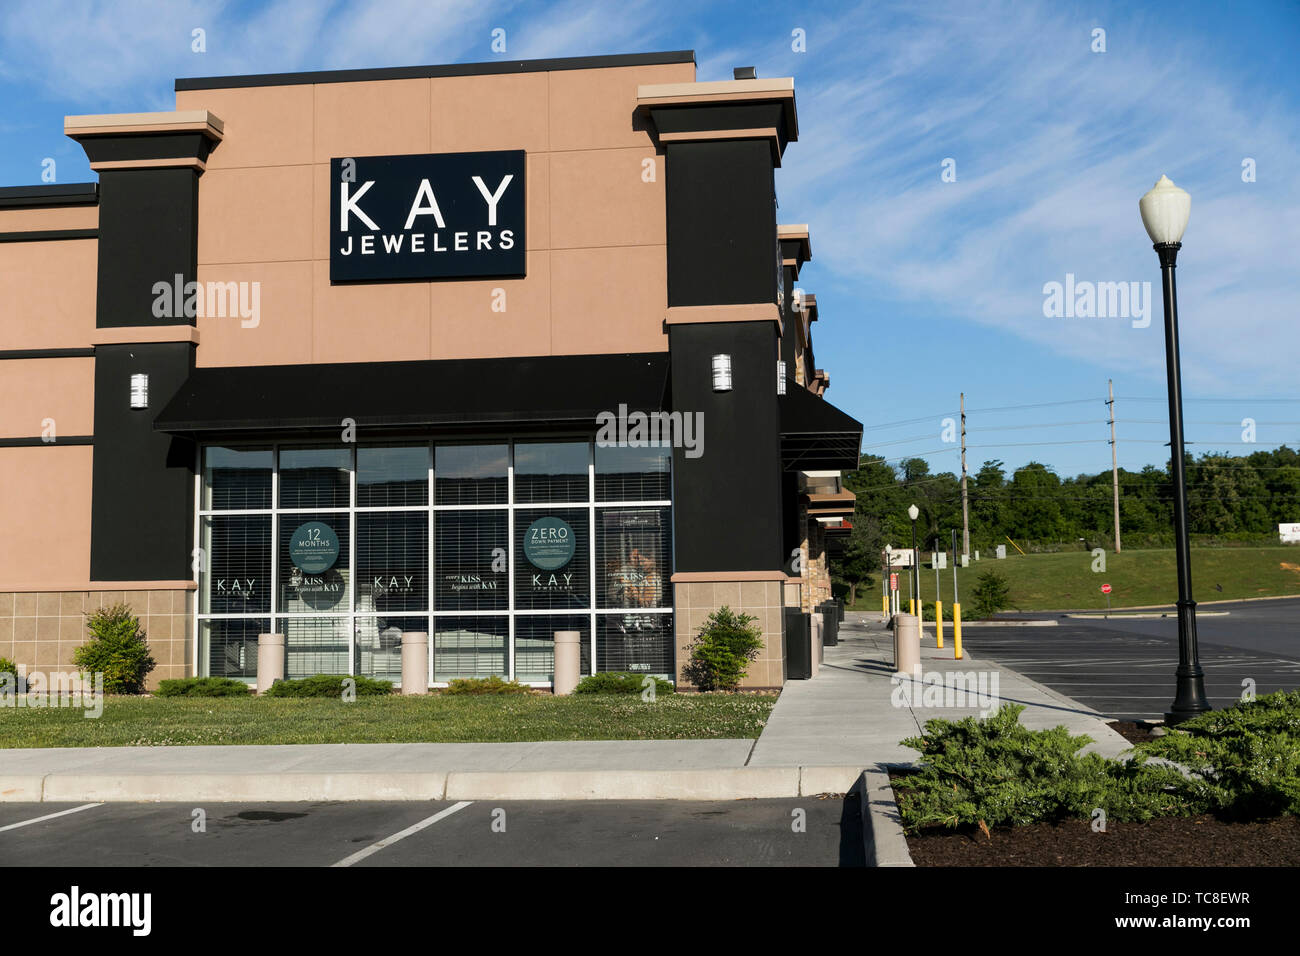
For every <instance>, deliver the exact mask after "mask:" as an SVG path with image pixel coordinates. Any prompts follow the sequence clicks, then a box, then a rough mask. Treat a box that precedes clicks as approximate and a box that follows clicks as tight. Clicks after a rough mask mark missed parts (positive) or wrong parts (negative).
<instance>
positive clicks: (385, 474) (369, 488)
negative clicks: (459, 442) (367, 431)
mask: <svg viewBox="0 0 1300 956" xmlns="http://www.w3.org/2000/svg"><path fill="white" fill-rule="evenodd" d="M428 501H429V449H428V447H427V446H425V445H414V446H409V447H401V446H399V447H396V448H369V447H366V446H364V445H363V446H361V447H360V448H358V449H357V507H359V508H367V507H374V508H397V507H407V506H412V505H415V506H418V505H423V504H427V503H428Z"/></svg>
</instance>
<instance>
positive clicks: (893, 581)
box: [889, 574, 898, 591]
mask: <svg viewBox="0 0 1300 956" xmlns="http://www.w3.org/2000/svg"><path fill="white" fill-rule="evenodd" d="M889 590H891V591H897V590H898V575H897V574H891V575H890V576H889Z"/></svg>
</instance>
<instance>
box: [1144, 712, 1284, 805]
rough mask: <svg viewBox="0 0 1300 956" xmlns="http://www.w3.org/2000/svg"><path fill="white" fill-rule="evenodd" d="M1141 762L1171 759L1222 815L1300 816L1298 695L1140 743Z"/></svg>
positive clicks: (1196, 721) (1190, 723)
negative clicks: (1188, 773)
mask: <svg viewBox="0 0 1300 956" xmlns="http://www.w3.org/2000/svg"><path fill="white" fill-rule="evenodd" d="M1135 749H1136V750H1137V753H1138V758H1139V759H1140V760H1145V759H1148V758H1151V757H1157V758H1163V759H1165V760H1170V761H1173V762H1174V763H1177V764H1179V765H1181V766H1183V767H1185V768H1186V769H1187V770H1189V771H1191V773H1192V778H1191V783H1192V786H1193V788H1194V790H1195V792H1196V793H1197V795H1198V797H1199V798H1201V799H1203V800H1205V801H1207V802H1208V803H1209V805H1210V807H1211V809H1213V810H1214V812H1215V813H1216V814H1218V815H1220V816H1223V817H1226V818H1228V819H1235V820H1252V819H1259V818H1262V817H1270V816H1276V815H1278V814H1282V813H1289V814H1300V691H1292V692H1291V693H1285V692H1280V691H1279V692H1278V693H1275V694H1269V695H1267V696H1264V697H1258V698H1256V699H1255V700H1251V701H1238V702H1237V703H1235V704H1233V705H1232V706H1230V707H1225V708H1224V709H1223V710H1217V711H1210V712H1209V713H1206V714H1202V715H1200V716H1199V717H1194V718H1192V719H1191V720H1187V721H1184V722H1183V723H1181V724H1178V725H1177V726H1176V727H1172V728H1170V730H1169V733H1167V734H1165V735H1164V736H1163V737H1156V738H1155V739H1153V740H1150V741H1147V742H1145V743H1142V744H1139V745H1138V746H1137V747H1136V748H1135Z"/></svg>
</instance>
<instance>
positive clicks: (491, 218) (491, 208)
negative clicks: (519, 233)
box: [406, 173, 515, 229]
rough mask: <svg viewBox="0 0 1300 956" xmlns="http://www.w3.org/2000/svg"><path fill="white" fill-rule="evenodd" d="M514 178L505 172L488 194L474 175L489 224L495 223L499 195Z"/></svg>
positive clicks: (480, 178)
mask: <svg viewBox="0 0 1300 956" xmlns="http://www.w3.org/2000/svg"><path fill="white" fill-rule="evenodd" d="M514 178H515V176H514V173H507V174H506V177H505V179H503V180H501V185H500V186H498V187H497V190H496V192H494V193H492V194H490V195H489V194H488V191H487V187H486V186H484V185H483V177H481V176H475V177H474V185H475V186H477V187H478V191H479V192H480V193H481V194H482V196H483V200H484V202H486V203H487V204H488V225H489V226H495V225H496V224H497V203H499V202H500V201H501V197H502V196H504V195H505V192H506V187H507V186H509V185H510V180H512V179H514ZM438 225H442V223H439V224H438ZM406 228H407V229H410V228H411V224H410V223H407V224H406Z"/></svg>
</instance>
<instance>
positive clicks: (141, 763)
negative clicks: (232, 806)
mask: <svg viewBox="0 0 1300 956" xmlns="http://www.w3.org/2000/svg"><path fill="white" fill-rule="evenodd" d="M867 621H868V619H867V618H866V617H865V616H863V615H858V614H853V615H851V617H850V619H849V620H846V621H845V624H844V626H843V627H842V628H841V630H840V644H839V646H837V647H828V648H826V649H825V664H824V665H823V666H822V669H821V672H820V674H819V675H818V676H817V678H815V679H814V680H810V681H791V682H789V683H788V684H786V687H785V690H784V692H783V693H782V695H781V698H780V699H779V700H778V701H777V704H776V707H775V708H774V709H773V711H772V715H771V717H770V718H769V719H768V722H767V725H766V727H765V728H764V730H763V732H762V734H761V735H760V737H759V739H758V740H757V741H753V740H599V741H551V742H543V743H491V744H473V743H468V744H304V745H285V746H260V747H256V746H254V747H248V746H237V747H225V746H213V747H105V748H48V749H30V750H0V800H4V801H42V800H44V801H75V802H90V801H113V800H116V801H192V800H193V801H199V800H208V801H223V800H228V801H268V802H270V801H301V800H486V799H499V800H511V799H513V800H561V799H562V800H581V799H622V800H632V799H683V800H725V799H755V798H764V797H771V798H779V797H795V796H805V795H813V794H819V793H846V792H848V791H849V790H850V789H851V788H852V787H853V785H854V783H855V782H856V781H857V780H858V778H859V776H860V775H861V773H862V771H863V770H865V769H867V768H871V767H874V766H876V765H877V764H882V763H884V764H891V763H909V762H911V761H912V760H914V759H915V758H916V756H917V755H916V753H915V752H914V751H911V750H908V749H907V748H905V747H902V746H900V745H899V743H898V741H899V740H901V739H902V738H904V737H909V736H912V735H914V734H916V733H918V732H919V731H920V729H921V725H922V724H923V723H924V722H925V721H926V720H928V719H930V718H931V717H960V716H966V715H968V714H974V713H977V711H978V708H977V707H974V706H972V707H968V708H952V709H942V708H927V707H922V706H920V703H921V702H920V701H916V702H914V703H913V704H912V706H895V705H894V703H893V702H892V700H891V695H892V693H893V691H894V686H893V685H892V684H891V682H890V677H891V674H892V671H893V668H892V666H891V665H892V658H893V637H892V632H891V631H889V630H888V629H887V628H885V627H884V626H882V625H880V624H879V623H868V622H867ZM1045 639H1048V638H1045ZM922 643H923V646H922V653H921V657H922V665H923V667H924V669H925V670H926V672H934V671H939V672H943V673H945V674H947V675H952V674H955V673H956V672H959V671H960V672H962V673H970V672H976V673H978V672H984V673H985V676H986V680H991V679H992V674H993V673H994V672H996V674H997V679H998V682H999V687H998V691H999V696H1000V698H1001V700H1002V701H1004V702H1012V703H1022V704H1025V705H1026V707H1027V709H1026V711H1025V713H1024V714H1022V715H1021V720H1022V721H1023V722H1024V723H1025V724H1026V725H1027V726H1030V727H1035V728H1038V727H1052V726H1055V725H1057V724H1062V723H1063V724H1065V725H1066V726H1068V727H1069V728H1070V729H1071V731H1072V732H1074V733H1086V734H1088V735H1089V736H1090V737H1092V738H1093V739H1094V740H1095V741H1096V743H1094V744H1093V745H1092V746H1091V748H1090V749H1093V750H1097V751H1099V752H1101V753H1104V754H1107V755H1111V756H1114V755H1117V754H1118V753H1119V752H1120V751H1122V750H1124V749H1125V748H1126V747H1127V746H1128V744H1127V742H1126V741H1125V740H1124V739H1123V738H1122V737H1120V736H1119V734H1117V733H1115V732H1114V731H1112V730H1111V729H1110V728H1109V727H1106V726H1105V723H1104V722H1103V720H1102V719H1101V718H1100V716H1099V715H1097V714H1095V713H1094V712H1092V711H1090V710H1088V709H1087V708H1085V707H1082V706H1081V705H1079V704H1077V703H1076V702H1074V701H1071V700H1069V699H1068V698H1066V697H1063V696H1061V695H1059V694H1056V693H1054V692H1052V691H1050V690H1048V689H1046V688H1044V687H1042V686H1040V685H1038V684H1036V683H1034V682H1033V681H1030V680H1028V679H1026V678H1024V677H1022V676H1021V675H1019V674H1017V673H1015V672H1014V671H1010V670H1007V669H1006V668H1003V667H998V666H997V665H995V664H991V663H989V662H985V661H979V660H978V659H971V658H970V657H969V656H968V657H967V658H966V659H964V660H962V661H960V662H958V661H953V660H952V650H951V643H949V646H948V647H947V648H945V650H943V651H939V650H938V649H937V648H936V647H935V646H934V634H933V632H932V631H931V632H930V633H928V634H927V636H926V640H924V641H923V642H922ZM967 643H968V644H969V642H967ZM946 680H955V678H946ZM648 706H653V705H648Z"/></svg>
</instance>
